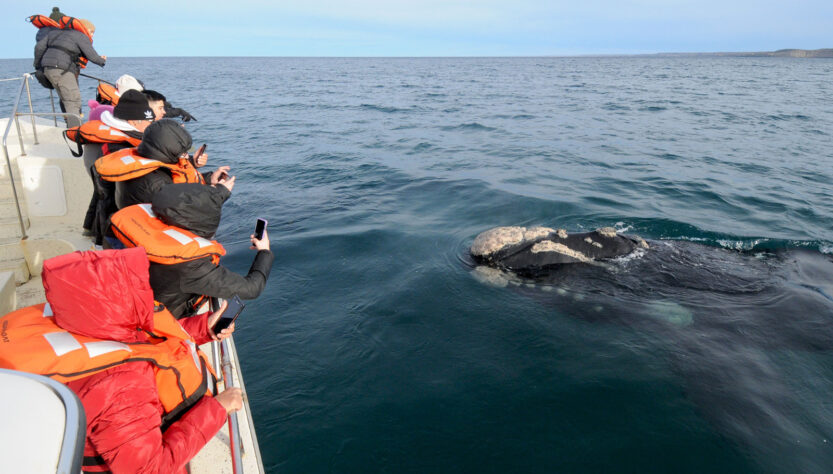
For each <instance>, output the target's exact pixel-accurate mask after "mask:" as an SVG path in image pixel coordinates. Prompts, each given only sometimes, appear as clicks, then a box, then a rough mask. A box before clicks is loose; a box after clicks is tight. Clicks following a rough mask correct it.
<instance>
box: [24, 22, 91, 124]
mask: <svg viewBox="0 0 833 474" xmlns="http://www.w3.org/2000/svg"><path fill="white" fill-rule="evenodd" d="M77 21H78V22H79V24H80V25H81V26H79V27H78V28H80V29H77V28H64V29H52V30H51V31H49V33H47V35H46V36H45V37H44V38H43V39H41V40H40V41H38V44H37V45H35V61H34V66H35V69H38V70H42V71H43V74H44V76H46V79H47V80H48V81H49V82H50V83H51V84H52V86H53V87H54V88H55V91H56V92H58V97H59V98H60V102H61V110H62V111H64V112H67V113H71V114H75V115H77V116H78V117H81V90H80V89H79V88H78V74H79V73H80V70H79V65H78V61H79V60H80V59H81V58H86V59H88V60H89V61H92V62H94V63H95V64H98V65H99V66H101V67H104V64H105V63H106V61H107V56H99V55H98V52H96V50H95V48H93V43H92V38H93V34H95V25H93V24H92V22H90V21H89V20H77ZM81 30H85V31H86V33H85V32H82V31H81ZM66 123H67V127H77V126H79V125H81V121H80V118H77V117H72V116H70V117H67V118H66Z"/></svg>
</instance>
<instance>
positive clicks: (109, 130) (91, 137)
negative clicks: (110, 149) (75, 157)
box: [63, 120, 142, 147]
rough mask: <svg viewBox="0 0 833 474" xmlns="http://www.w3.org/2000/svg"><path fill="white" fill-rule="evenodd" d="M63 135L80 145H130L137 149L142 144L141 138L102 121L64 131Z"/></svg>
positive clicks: (86, 123)
mask: <svg viewBox="0 0 833 474" xmlns="http://www.w3.org/2000/svg"><path fill="white" fill-rule="evenodd" d="M63 134H64V136H65V137H66V138H67V139H69V140H72V141H74V142H75V143H78V144H79V145H86V144H88V143H129V144H130V146H134V147H135V146H139V143H141V142H142V139H141V138H134V137H131V136H130V135H128V134H126V133H124V132H122V131H121V130H119V129H116V128H113V127H111V126H109V125H107V124H105V123H104V122H102V121H101V120H91V121H89V122H85V123H84V124H83V125H81V126H79V127H72V128H68V129H66V130H64V132H63Z"/></svg>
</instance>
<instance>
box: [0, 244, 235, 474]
mask: <svg viewBox="0 0 833 474" xmlns="http://www.w3.org/2000/svg"><path fill="white" fill-rule="evenodd" d="M43 286H44V290H45V293H46V299H47V301H48V303H47V304H39V305H35V306H30V307H27V308H23V309H20V310H17V311H14V312H12V313H9V314H7V315H4V316H3V317H0V323H2V327H3V338H2V340H0V367H2V368H8V369H13V370H22V371H25V372H30V373H37V374H41V375H48V376H50V377H52V378H53V379H55V380H57V381H59V382H61V383H64V384H66V385H67V386H68V387H69V388H70V389H71V390H72V391H73V392H75V394H76V395H78V398H79V399H80V400H81V403H82V405H83V406H84V414H85V415H86V421H87V423H86V426H87V430H86V442H85V446H84V461H83V465H82V469H83V470H84V472H144V473H166V474H167V473H177V474H179V473H184V472H186V464H187V463H188V462H189V461H190V460H191V459H192V458H193V457H194V456H195V455H196V454H197V453H198V452H199V451H200V450H201V449H202V448H203V446H205V445H206V443H207V442H208V441H209V440H210V439H211V438H212V437H213V436H214V435H215V434H216V433H217V432H218V431H219V430H220V428H222V426H223V424H224V423H225V421H226V417H227V415H228V414H229V413H232V412H235V411H237V410H239V409H240V408H242V392H241V391H240V389H239V388H229V389H226V390H225V391H223V392H221V393H219V394H216V395H215V394H213V392H214V391H215V377H214V375H213V370H212V367H211V363H210V361H209V360H208V358H207V357H206V355H205V354H203V353H202V352H201V351H199V350H198V349H197V345H199V344H204V343H206V342H209V341H211V340H213V339H214V340H219V339H224V338H226V337H228V336H229V335H230V334H231V331H230V329H232V328H231V327H229V328H227V329H225V330H223V331H222V332H221V333H220V334H214V333H213V332H212V330H211V329H210V328H211V327H213V325H214V323H215V322H216V320H217V319H218V318H219V316H220V315H221V311H218V312H216V313H212V314H209V313H206V314H204V315H201V316H198V317H194V318H190V320H188V321H182V322H177V321H176V320H175V319H174V318H173V317H172V316H171V314H170V312H168V311H167V310H166V309H165V308H164V307H163V306H161V305H157V304H156V303H155V302H154V301H153V294H152V292H151V289H150V286H149V283H148V259H147V255H146V253H145V251H144V249H141V248H136V249H129V250H118V251H117V250H109V251H103V252H73V253H70V254H66V255H61V256H59V257H55V258H51V259H48V260H46V261H45V262H44V265H43Z"/></svg>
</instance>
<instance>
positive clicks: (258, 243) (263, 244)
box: [249, 229, 269, 250]
mask: <svg viewBox="0 0 833 474" xmlns="http://www.w3.org/2000/svg"><path fill="white" fill-rule="evenodd" d="M249 238H250V239H252V246H251V247H249V248H250V249H257V250H269V232H268V231H267V230H266V229H263V238H262V239H260V240H257V239H256V238H255V235H254V234H252V235H250V236H249Z"/></svg>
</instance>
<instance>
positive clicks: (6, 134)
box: [3, 80, 27, 240]
mask: <svg viewBox="0 0 833 474" xmlns="http://www.w3.org/2000/svg"><path fill="white" fill-rule="evenodd" d="M24 82H25V80H24ZM21 94H23V82H21V83H20V90H18V91H17V99H16V100H15V102H14V108H13V109H12V116H13V118H14V121H15V124H16V125H17V136H18V138H19V139H20V151H21V152H23V153H25V151H24V149H23V137H22V136H21V133H20V124H19V123H18V120H17V107H18V106H19V105H20V96H21ZM11 119H12V118H9V123H8V125H6V131H5V132H4V133H3V154H4V155H6V167H7V168H8V170H9V182H11V184H12V193H13V194H14V205H15V207H16V208H17V220H18V222H19V223H20V235H21V237H20V238H21V239H22V240H25V239H26V238H27V235H26V225H25V224H23V213H22V212H21V211H20V199H19V198H18V197H17V186H15V184H14V171H13V170H12V161H11V159H10V158H9V146H8V144H7V142H8V139H9V132H10V131H11V130H12V122H11Z"/></svg>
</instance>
